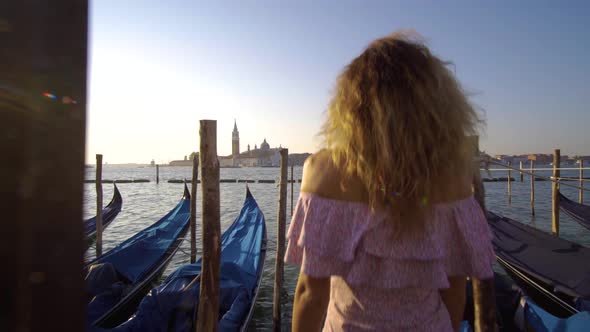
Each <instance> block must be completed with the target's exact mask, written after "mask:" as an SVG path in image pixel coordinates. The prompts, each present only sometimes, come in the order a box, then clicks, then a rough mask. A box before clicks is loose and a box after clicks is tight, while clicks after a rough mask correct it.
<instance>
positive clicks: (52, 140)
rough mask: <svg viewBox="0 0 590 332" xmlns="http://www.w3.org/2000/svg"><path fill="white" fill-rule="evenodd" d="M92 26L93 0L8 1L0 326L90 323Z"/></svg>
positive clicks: (48, 327) (0, 81)
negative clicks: (85, 225) (87, 219)
mask: <svg viewBox="0 0 590 332" xmlns="http://www.w3.org/2000/svg"><path fill="white" fill-rule="evenodd" d="M87 27H88V3H87V1H85V0H62V1H51V2H49V1H1V2H0V45H2V46H0V73H2V74H1V78H0V123H2V130H0V140H1V141H2V144H0V155H2V159H3V161H4V162H3V165H2V172H1V174H2V175H1V177H2V182H1V183H2V190H1V191H0V192H1V193H2V194H1V197H0V199H1V201H2V205H3V207H4V209H3V213H4V216H3V218H2V232H0V248H1V249H0V257H1V258H2V262H3V268H2V271H3V273H2V274H1V275H2V276H1V280H0V285H2V286H0V287H2V288H1V292H2V298H3V300H2V302H1V304H0V331H61V330H64V327H65V326H66V325H64V322H67V329H68V330H76V331H82V330H84V329H85V325H84V310H85V304H86V299H85V297H84V283H83V278H82V261H83V248H84V239H83V238H84V237H83V229H82V217H83V215H82V202H83V182H82V180H83V177H84V158H85V151H84V149H85V123H86V73H87V53H88V47H87ZM56 304H59V305H56Z"/></svg>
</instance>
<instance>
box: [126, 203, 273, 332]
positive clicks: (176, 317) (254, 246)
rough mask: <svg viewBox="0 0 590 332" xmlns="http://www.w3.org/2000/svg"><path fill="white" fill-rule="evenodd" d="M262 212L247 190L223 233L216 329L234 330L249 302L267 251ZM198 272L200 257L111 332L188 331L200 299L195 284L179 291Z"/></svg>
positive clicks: (171, 277) (174, 274) (155, 291)
mask: <svg viewBox="0 0 590 332" xmlns="http://www.w3.org/2000/svg"><path fill="white" fill-rule="evenodd" d="M265 240H266V225H265V222H264V215H263V213H262V211H261V210H260V208H259V207H258V204H257V203H256V201H255V200H254V198H253V197H252V196H251V195H250V193H249V192H248V193H247V196H246V200H245V202H244V206H243V207H242V210H241V212H240V215H239V216H238V218H237V219H236V220H235V221H234V223H233V224H232V225H231V226H230V227H229V228H228V229H227V230H226V231H225V233H224V234H223V235H222V237H221V274H220V308H219V318H220V321H219V331H236V330H238V329H239V327H240V326H241V325H242V323H243V322H244V320H245V319H246V317H247V314H248V312H249V310H250V307H251V305H252V301H253V297H254V294H255V289H256V286H257V281H258V278H259V277H260V274H261V273H262V271H261V269H262V266H263V264H261V263H263V262H261V261H260V259H261V253H262V250H265V246H266V243H264V241H265ZM200 272H201V260H199V261H197V262H196V263H195V264H187V265H184V266H182V267H180V268H178V269H177V270H176V271H175V272H173V273H172V274H171V275H170V276H169V277H168V278H167V279H166V281H165V282H164V283H163V284H162V285H160V286H159V287H157V288H154V289H152V290H151V291H150V293H149V294H148V295H147V296H146V297H145V298H144V299H143V300H142V302H141V304H140V306H139V309H138V310H137V312H136V314H135V316H133V317H132V318H131V319H129V320H128V321H127V322H125V323H124V324H122V325H120V326H119V327H117V328H116V329H115V331H120V332H122V331H126V332H130V331H189V330H192V327H193V323H194V322H193V317H195V316H196V315H195V314H196V310H197V304H198V302H199V287H200V285H199V283H198V282H197V283H195V284H194V285H193V286H192V287H191V288H189V289H188V290H186V291H181V290H182V289H183V288H184V287H185V286H187V285H188V284H190V282H191V281H192V280H193V279H194V278H195V277H196V276H197V275H198V274H200Z"/></svg>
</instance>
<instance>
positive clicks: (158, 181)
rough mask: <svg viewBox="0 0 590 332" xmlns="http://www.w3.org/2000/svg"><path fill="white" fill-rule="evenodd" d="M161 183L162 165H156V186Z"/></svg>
mask: <svg viewBox="0 0 590 332" xmlns="http://www.w3.org/2000/svg"><path fill="white" fill-rule="evenodd" d="M158 183H160V165H156V184H158Z"/></svg>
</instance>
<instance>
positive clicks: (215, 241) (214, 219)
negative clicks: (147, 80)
mask: <svg viewBox="0 0 590 332" xmlns="http://www.w3.org/2000/svg"><path fill="white" fill-rule="evenodd" d="M199 136H200V139H201V142H200V152H199V158H200V163H199V164H200V165H201V211H202V214H203V217H202V226H201V230H202V239H201V240H202V243H203V248H202V259H203V261H202V262H203V263H202V267H201V288H200V300H199V308H198V317H199V319H198V320H197V324H196V327H197V332H209V331H217V324H218V315H219V273H220V265H221V225H220V221H219V217H220V215H219V160H218V159H217V121H215V120H201V121H200V130H199Z"/></svg>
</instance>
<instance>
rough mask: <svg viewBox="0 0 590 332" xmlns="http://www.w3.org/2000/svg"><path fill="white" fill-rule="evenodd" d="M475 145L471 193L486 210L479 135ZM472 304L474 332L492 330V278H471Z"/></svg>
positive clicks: (474, 142) (494, 300)
mask: <svg viewBox="0 0 590 332" xmlns="http://www.w3.org/2000/svg"><path fill="white" fill-rule="evenodd" d="M471 139H472V140H473V144H474V147H475V152H476V157H477V158H478V159H477V162H476V164H475V165H474V169H475V170H476V171H475V172H474V173H473V181H472V185H473V194H474V196H475V198H476V199H477V201H478V203H479V205H480V206H481V208H482V210H483V211H485V210H486V205H485V190H484V186H483V182H482V181H481V175H480V172H479V163H480V162H479V137H478V136H473V137H472V138H471ZM471 283H472V286H473V305H474V320H475V321H474V327H475V331H476V332H488V331H491V332H494V331H497V328H496V295H495V289H494V279H493V278H492V279H487V280H479V279H475V278H472V280H471Z"/></svg>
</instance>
